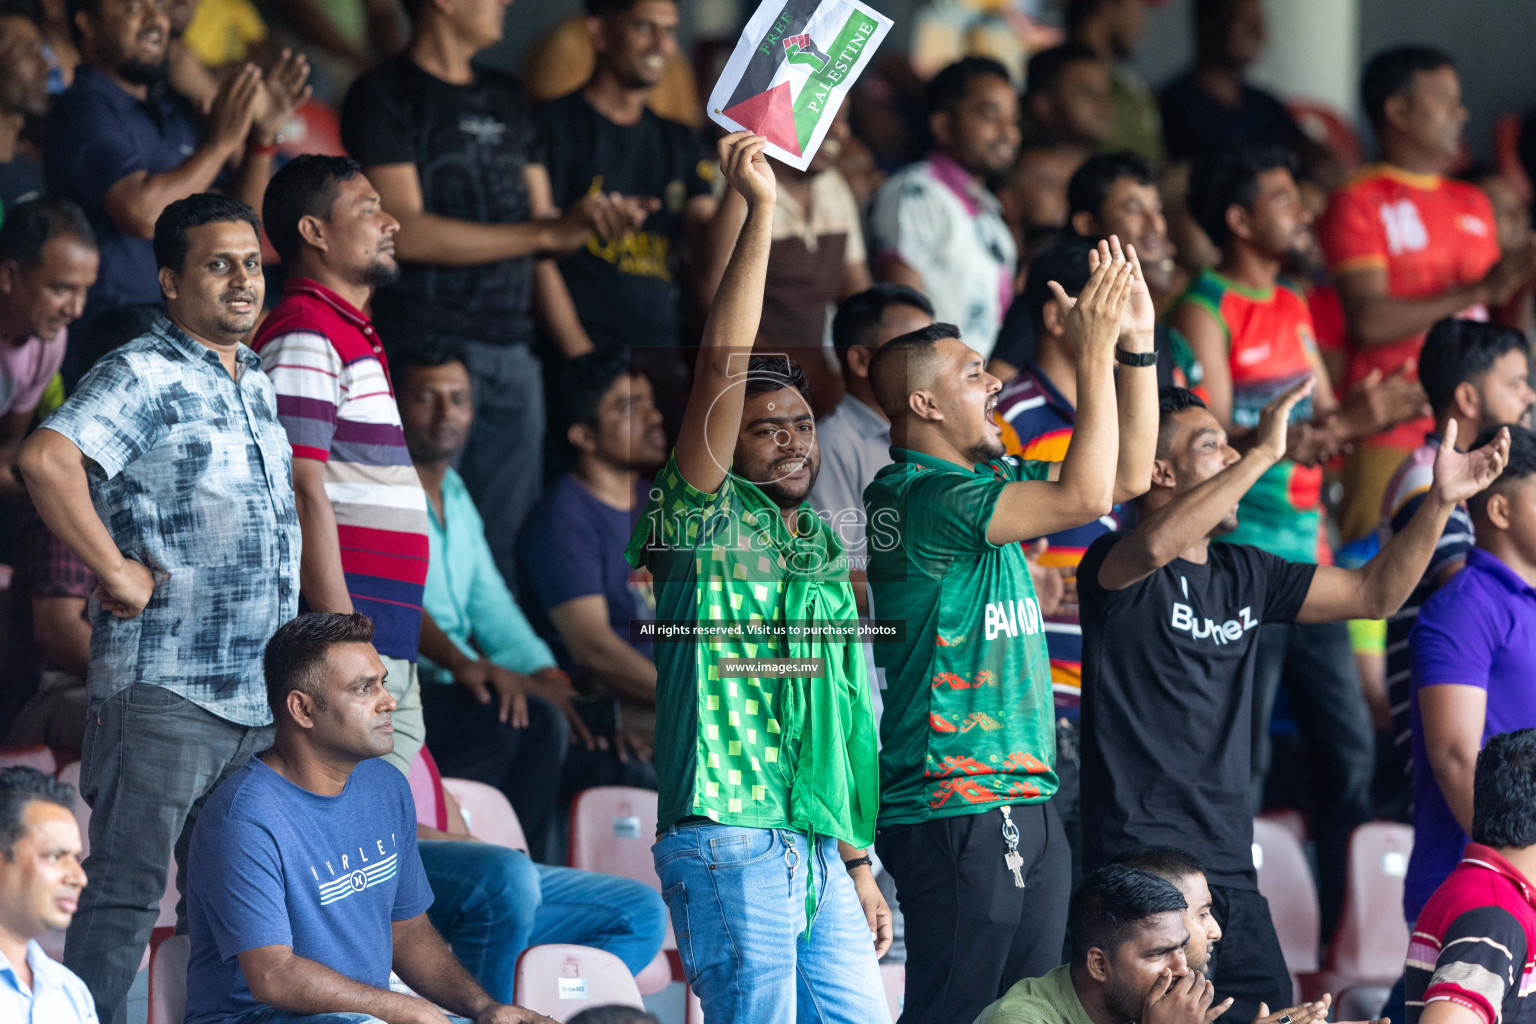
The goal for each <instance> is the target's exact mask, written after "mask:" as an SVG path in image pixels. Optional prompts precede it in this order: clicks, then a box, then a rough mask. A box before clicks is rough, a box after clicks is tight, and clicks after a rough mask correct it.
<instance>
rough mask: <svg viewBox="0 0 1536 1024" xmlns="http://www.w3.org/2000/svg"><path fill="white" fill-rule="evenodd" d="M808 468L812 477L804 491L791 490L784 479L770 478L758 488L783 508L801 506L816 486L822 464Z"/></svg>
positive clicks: (806, 483)
mask: <svg viewBox="0 0 1536 1024" xmlns="http://www.w3.org/2000/svg"><path fill="white" fill-rule="evenodd" d="M807 468H808V469H809V470H810V474H809V477H810V478H809V479H808V480H807V481H806V482H805V491H804V493H796V492H794V491H791V490H790V489H789V487H788V485H786V484H785V483H784V481H782V480H770V481H768V482H767V483H761V484H758V485H757V489H758V490H760V491H762V492H763V493H764V494H766V495H767V496H768V500H769V501H771V502H773V503H774V504H775V505H777V506H779V508H781V509H790V508H799V507H800V504H801V502H803V501H805V499H806V498H807V497H809V495H810V493H811V490H812V489H813V488H815V486H816V477H817V475H818V474H819V473H820V472H821V464H820V463H817V464H816V465H814V466H810V465H808V466H807Z"/></svg>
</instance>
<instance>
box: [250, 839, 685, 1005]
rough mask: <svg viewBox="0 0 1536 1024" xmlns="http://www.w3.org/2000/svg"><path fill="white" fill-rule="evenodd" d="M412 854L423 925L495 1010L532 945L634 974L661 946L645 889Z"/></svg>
mask: <svg viewBox="0 0 1536 1024" xmlns="http://www.w3.org/2000/svg"><path fill="white" fill-rule="evenodd" d="M418 848H419V849H420V851H421V863H422V866H423V867H424V868H425V869H426V872H427V881H428V883H430V884H431V886H432V894H433V897H434V899H433V901H432V907H431V909H429V910H428V911H427V918H428V920H430V921H431V922H432V925H433V927H435V928H436V929H437V930H438V932H439V933H441V934H442V936H443V938H444V939H445V940H447V942H448V944H449V945H450V946H452V947H453V953H454V956H456V957H458V959H459V962H460V963H462V964H463V965H464V967H465V969H466V970H468V971H469V973H471V974H473V975H474V976H475V980H476V981H478V982H480V987H481V988H483V989H485V990H486V991H487V992H488V993H490V995H491V998H492V999H495V1000H497V1001H498V1002H503V1003H510V1002H511V1001H512V981H513V974H514V971H515V968H516V967H517V957H518V954H520V953H522V951H523V950H525V949H527V948H528V947H529V946H538V945H542V944H544V943H551V942H567V943H574V944H576V945H578V946H592V947H595V948H597V949H601V950H605V951H607V952H609V953H612V954H613V955H614V956H616V957H618V958H619V959H620V960H623V961H624V965H625V966H626V967H628V968H629V969H630V972H631V973H637V972H639V971H640V970H642V969H643V968H644V967H645V965H646V964H648V963H650V962H651V960H652V959H654V958H655V956H656V954H657V953H658V952H659V951H660V950H661V944H662V941H663V940H664V939H665V938H666V935H667V917H666V913H667V911H666V906H665V905H664V904H663V903H662V902H661V896H660V895H659V894H657V892H656V890H655V889H652V888H651V887H650V886H648V885H646V884H645V883H644V882H636V881H634V880H633V879H629V878H620V877H618V876H617V875H600V874H597V873H596V872H592V871H577V870H576V869H575V868H559V867H552V866H550V865H548V864H537V863H535V862H533V861H532V860H529V859H528V855H527V854H525V853H522V852H521V851H519V850H509V849H507V848H506V847H505V846H493V845H491V844H489V843H458V842H434V841H427V840H423V841H422V842H421V843H420V844H419V847H418ZM242 1024H243V1022H242Z"/></svg>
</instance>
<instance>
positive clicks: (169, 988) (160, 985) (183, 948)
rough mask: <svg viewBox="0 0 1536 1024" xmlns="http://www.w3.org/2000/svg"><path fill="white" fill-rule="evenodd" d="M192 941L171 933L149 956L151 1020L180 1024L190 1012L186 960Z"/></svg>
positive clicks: (189, 954) (167, 1023) (150, 1023)
mask: <svg viewBox="0 0 1536 1024" xmlns="http://www.w3.org/2000/svg"><path fill="white" fill-rule="evenodd" d="M191 952H192V944H191V941H190V940H189V939H188V938H187V937H186V936H185V935H172V936H171V937H169V938H167V939H166V940H165V941H163V942H161V943H160V944H159V945H157V946H156V947H155V949H154V952H153V953H152V954H150V957H149V1024H181V1022H182V1021H183V1020H184V1019H186V1015H187V960H188V958H189V957H190V956H191Z"/></svg>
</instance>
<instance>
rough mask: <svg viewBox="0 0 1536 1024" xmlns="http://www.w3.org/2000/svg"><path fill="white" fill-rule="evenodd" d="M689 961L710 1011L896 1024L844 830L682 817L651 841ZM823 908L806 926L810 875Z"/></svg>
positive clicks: (743, 1018)
mask: <svg viewBox="0 0 1536 1024" xmlns="http://www.w3.org/2000/svg"><path fill="white" fill-rule="evenodd" d="M651 854H652V856H653V857H654V858H655V860H656V873H657V874H658V875H660V876H661V885H662V897H663V898H664V899H665V900H666V902H667V910H668V912H669V913H670V914H671V915H672V930H673V933H674V934H675V935H676V936H677V948H678V952H679V954H680V955H681V957H682V961H683V972H684V973H685V974H686V975H687V978H688V984H689V985H691V986H692V987H693V990H694V992H695V993H696V994H697V995H698V997H699V1002H700V1003H701V1004H702V1005H703V1008H704V1018H705V1019H706V1020H712V1021H730V1022H732V1024H796V1022H799V1024H806V1022H818V1024H819V1022H822V1021H825V1022H828V1024H831V1022H836V1024H889V1022H890V1019H891V1016H890V1009H889V1007H888V1006H887V1004H886V1001H885V989H884V986H883V985H882V983H881V980H880V967H879V965H878V964H877V963H876V962H875V949H874V943H873V940H872V938H871V936H870V934H869V925H868V923H867V922H866V921H865V919H864V911H863V909H862V908H861V907H860V906H859V900H858V896H857V895H856V893H855V892H854V888H853V880H852V879H850V878H849V877H848V872H847V871H845V870H844V869H843V865H842V861H841V860H839V858H838V853H837V841H836V840H835V839H832V838H830V837H827V836H822V837H819V838H818V839H817V842H816V848H815V850H814V851H812V849H811V847H810V843H809V841H808V840H807V839H806V837H805V836H803V835H798V834H796V833H794V832H789V831H787V830H783V829H760V828H739V827H736V826H732V825H685V826H682V827H675V828H671V829H668V830H667V831H666V832H665V833H663V834H662V836H661V838H660V839H658V840H657V841H656V845H655V846H653V847H651ZM811 872H815V878H816V897H817V903H816V917H815V920H814V922H813V923H812V927H811V931H810V935H809V937H807V936H806V935H805V934H804V932H805V924H806V921H805V895H806V889H805V885H806V878H807V877H808V876H809V875H810V874H811Z"/></svg>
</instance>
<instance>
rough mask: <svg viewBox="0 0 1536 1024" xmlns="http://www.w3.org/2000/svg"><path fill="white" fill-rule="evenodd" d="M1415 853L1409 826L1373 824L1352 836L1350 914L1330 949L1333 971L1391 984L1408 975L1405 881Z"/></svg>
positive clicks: (1347, 888) (1345, 912) (1347, 904)
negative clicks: (1404, 904) (1409, 863)
mask: <svg viewBox="0 0 1536 1024" xmlns="http://www.w3.org/2000/svg"><path fill="white" fill-rule="evenodd" d="M1412 852H1413V828H1412V826H1409V825H1400V824H1398V823H1396V822H1392V821H1371V822H1367V823H1366V824H1364V825H1361V826H1360V827H1359V828H1357V829H1355V832H1354V834H1353V835H1352V836H1350V838H1349V863H1348V868H1347V870H1348V876H1347V878H1346V881H1345V888H1344V910H1343V912H1342V913H1341V914H1340V915H1339V928H1338V930H1337V931H1336V932H1334V936H1333V942H1331V943H1329V946H1328V966H1329V968H1330V969H1331V970H1334V971H1337V972H1338V973H1340V974H1345V975H1348V976H1349V977H1351V978H1358V979H1359V980H1361V981H1366V982H1374V983H1377V984H1388V985H1390V984H1392V982H1394V981H1396V980H1397V978H1398V977H1399V976H1400V975H1401V974H1402V973H1403V960H1404V958H1405V957H1406V956H1407V953H1408V925H1407V924H1406V923H1405V922H1404V921H1403V878H1404V876H1405V875H1406V874H1407V873H1408V855H1409V854H1410V853H1412Z"/></svg>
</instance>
